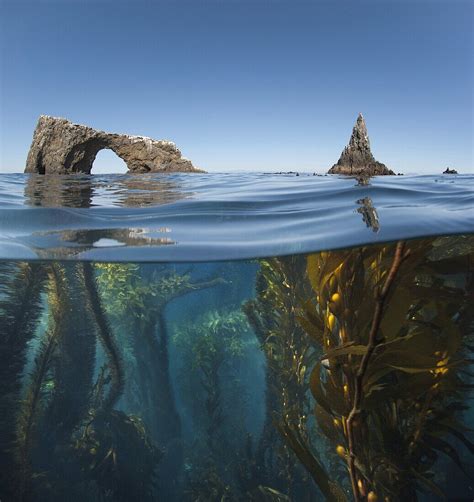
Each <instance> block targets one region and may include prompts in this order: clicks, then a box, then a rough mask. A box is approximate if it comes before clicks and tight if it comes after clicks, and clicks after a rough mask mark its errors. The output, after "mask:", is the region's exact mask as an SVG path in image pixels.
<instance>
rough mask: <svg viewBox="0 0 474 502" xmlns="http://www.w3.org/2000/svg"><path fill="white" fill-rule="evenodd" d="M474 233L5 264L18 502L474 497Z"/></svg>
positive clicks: (0, 444)
mask: <svg viewBox="0 0 474 502" xmlns="http://www.w3.org/2000/svg"><path fill="white" fill-rule="evenodd" d="M473 361H474V239H473V237H472V236H455V237H436V238H431V239H422V240H411V241H404V242H394V243H388V244H380V245H372V246H365V247H358V248H350V249H341V250H334V251H323V252H318V253H314V254H310V255H294V256H285V257H271V258H268V259H258V260H249V261H235V262H213V263H190V264H172V263H157V264H149V263H141V264H135V263H89V262H78V261H62V262H61V261H55V262H28V263H27V262H3V263H1V264H0V393H1V397H0V464H1V469H0V500H1V501H2V502H7V501H13V502H16V501H19V502H28V501H35V502H37V501H53V502H56V501H61V502H62V501H66V500H68V501H76V500H78V501H79V500H80V501H84V500H86V501H92V502H95V501H97V502H99V501H120V502H122V501H155V500H156V501H196V502H227V501H228V502H234V501H250V502H252V501H263V502H272V501H273V502H289V501H292V502H310V501H326V500H327V501H330V502H342V501H356V502H361V501H367V502H375V501H380V502H382V501H383V502H397V501H432V500H433V501H436V500H472V499H473V498H474V480H473V478H474V438H473V430H472V429H473V426H474V425H473V424H474V403H473V400H472V398H473V393H472V388H473V385H474V373H473Z"/></svg>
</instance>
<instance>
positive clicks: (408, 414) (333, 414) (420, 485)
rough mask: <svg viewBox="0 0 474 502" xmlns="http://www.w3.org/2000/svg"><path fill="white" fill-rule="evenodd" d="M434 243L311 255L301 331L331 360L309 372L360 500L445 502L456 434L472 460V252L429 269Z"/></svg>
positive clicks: (320, 417) (322, 420)
mask: <svg viewBox="0 0 474 502" xmlns="http://www.w3.org/2000/svg"><path fill="white" fill-rule="evenodd" d="M432 243H433V241H432V240H426V241H421V242H411V243H408V244H406V245H405V246H404V245H402V244H398V245H397V246H393V245H392V246H389V245H387V246H382V247H369V248H360V249H355V250H349V251H340V252H327V253H319V254H314V255H311V256H309V257H308V267H307V270H308V276H309V279H310V281H311V285H312V287H313V290H314V293H315V295H314V297H313V298H311V299H309V300H308V301H307V302H305V304H304V310H305V314H304V316H302V317H301V319H300V323H301V325H302V326H303V327H304V328H305V330H306V332H307V333H308V335H309V336H310V337H311V339H312V341H313V343H314V345H315V347H317V349H318V350H320V351H323V352H324V354H323V355H322V356H321V358H320V361H319V362H318V363H317V364H315V365H314V367H313V369H312V372H311V382H310V385H311V392H312V394H313V397H314V399H315V401H316V408H315V416H316V419H317V422H318V425H319V428H320V431H321V432H322V433H323V434H324V435H325V436H326V437H327V439H328V441H329V444H330V445H331V446H330V449H331V450H332V452H331V451H329V452H328V453H329V455H333V456H334V455H336V454H337V455H339V456H340V457H342V459H343V460H344V461H345V462H347V465H348V471H349V477H348V478H349V479H347V478H346V480H345V485H346V486H348V485H347V483H348V482H349V481H350V482H351V485H352V487H351V491H352V496H353V497H354V499H355V500H375V498H376V497H377V498H379V499H383V498H385V499H386V500H393V501H396V500H417V499H418V494H419V492H422V491H426V490H429V491H432V492H433V493H435V494H436V495H437V496H440V497H443V496H444V495H443V493H442V491H441V490H440V488H439V487H438V486H437V479H436V467H437V466H436V461H437V460H438V456H439V454H440V453H442V454H444V455H447V456H448V457H449V458H451V460H452V461H453V462H454V463H456V464H457V465H458V466H459V467H460V468H461V469H463V463H462V461H461V459H460V456H459V454H458V452H457V449H456V446H453V444H451V443H450V440H449V437H450V435H451V436H454V437H455V438H457V440H458V444H459V442H461V443H464V444H465V445H466V446H467V448H468V449H469V450H471V451H472V450H473V447H472V446H473V445H472V443H470V442H469V440H468V439H467V437H466V436H465V432H466V430H465V429H464V428H463V427H462V426H461V424H460V423H459V422H458V418H459V415H460V412H461V411H462V410H464V409H466V405H465V404H464V402H465V398H466V397H467V394H466V393H467V391H468V389H469V387H470V386H469V383H468V381H467V379H466V373H465V370H466V365H467V364H468V362H469V359H468V357H469V353H470V352H472V345H471V343H472V341H471V340H472V327H471V328H469V329H466V328H467V327H466V326H464V327H463V329H461V326H460V323H465V322H466V320H465V317H464V315H461V313H466V312H467V309H468V308H469V307H468V305H469V302H471V301H472V294H473V291H472V257H473V253H472V250H471V252H470V253H469V255H467V256H464V257H457V258H454V259H451V258H447V259H444V260H443V259H441V260H436V261H435V260H430V253H431V252H432V250H433V246H432ZM402 261H403V264H402V263H401V262H402ZM400 265H401V267H402V268H401V269H397V267H398V266H400ZM443 270H447V271H449V272H448V274H449V275H444V274H443ZM456 274H459V275H460V277H463V276H466V275H467V280H466V279H464V280H463V279H460V278H459V276H458V277H457V278H456ZM470 339H471V340H470ZM466 474H467V473H466Z"/></svg>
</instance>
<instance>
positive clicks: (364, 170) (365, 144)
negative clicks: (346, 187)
mask: <svg viewBox="0 0 474 502" xmlns="http://www.w3.org/2000/svg"><path fill="white" fill-rule="evenodd" d="M328 173H329V174H346V175H356V176H360V175H362V176H379V175H394V174H395V173H394V172H393V171H392V170H391V169H389V168H388V167H387V166H386V165H385V164H382V163H381V162H378V161H376V160H375V158H374V156H373V155H372V152H371V150H370V141H369V135H368V133H367V126H366V125H365V120H364V117H363V116H362V113H359V116H358V117H357V121H356V123H355V126H354V129H353V130H352V136H351V139H350V140H349V144H348V145H347V146H346V147H345V148H344V150H343V151H342V153H341V156H340V158H339V160H338V161H337V164H334V165H333V166H332V167H331V169H329V171H328Z"/></svg>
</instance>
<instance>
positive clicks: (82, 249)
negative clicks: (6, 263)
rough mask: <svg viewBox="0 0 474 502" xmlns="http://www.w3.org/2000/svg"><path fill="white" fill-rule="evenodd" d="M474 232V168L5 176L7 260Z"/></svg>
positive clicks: (143, 255) (0, 228)
mask: <svg viewBox="0 0 474 502" xmlns="http://www.w3.org/2000/svg"><path fill="white" fill-rule="evenodd" d="M473 229H474V175H425V176H396V177H392V176H386V177H383V176H381V177H376V178H372V179H371V180H370V181H369V183H368V184H367V185H363V184H360V182H358V181H357V179H352V178H344V177H337V176H313V175H311V174H306V173H301V174H300V175H299V176H296V175H295V174H294V173H293V174H265V173H255V174H249V173H236V174H222V173H213V174H193V175H189V174H184V175H183V174H167V175H139V176H131V175H97V176H80V175H75V176H58V177H56V176H51V177H48V176H41V175H24V174H3V175H0V258H5V259H28V260H35V259H41V260H43V259H62V260H101V261H135V262H146V261H148V262H153V261H163V262H166V261H168V262H169V261H175V262H176V261H181V262H186V261H211V260H229V259H245V258H254V257H265V256H273V255H280V256H281V255H289V254H295V253H307V252H311V251H317V250H324V249H335V248H343V247H347V246H353V245H361V244H366V243H378V242H386V241H391V240H396V239H401V238H403V239H410V238H415V237H423V236H430V235H436V234H440V233H443V234H446V235H448V234H449V235H452V234H460V233H469V232H472V231H473Z"/></svg>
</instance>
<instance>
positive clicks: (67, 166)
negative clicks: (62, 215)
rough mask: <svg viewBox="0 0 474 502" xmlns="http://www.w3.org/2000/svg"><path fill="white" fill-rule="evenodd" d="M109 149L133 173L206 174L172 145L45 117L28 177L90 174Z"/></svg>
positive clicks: (28, 164)
mask: <svg viewBox="0 0 474 502" xmlns="http://www.w3.org/2000/svg"><path fill="white" fill-rule="evenodd" d="M104 148H109V149H110V150H113V151H114V152H115V153H116V154H117V155H118V156H119V157H120V158H121V159H123V160H124V161H125V163H126V164H127V166H128V169H129V172H131V173H147V172H203V171H201V170H199V169H196V168H195V167H194V166H193V164H192V162H191V161H190V160H188V159H186V158H184V157H182V155H181V152H180V151H179V150H178V148H177V147H176V145H175V144H174V143H172V142H171V141H163V140H154V139H151V138H147V137H146V136H130V135H128V134H113V133H107V132H104V131H98V130H96V129H92V128H91V127H87V126H84V125H80V124H73V123H72V122H70V121H69V120H66V119H63V118H57V117H50V116H48V115H41V116H40V118H39V120H38V124H37V125H36V129H35V132H34V135H33V142H32V144H31V147H30V151H29V153H28V159H27V161H26V168H25V172H26V173H40V174H71V173H85V174H90V172H91V169H92V164H93V162H94V159H95V157H96V155H97V153H98V152H99V151H100V150H102V149H104Z"/></svg>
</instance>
